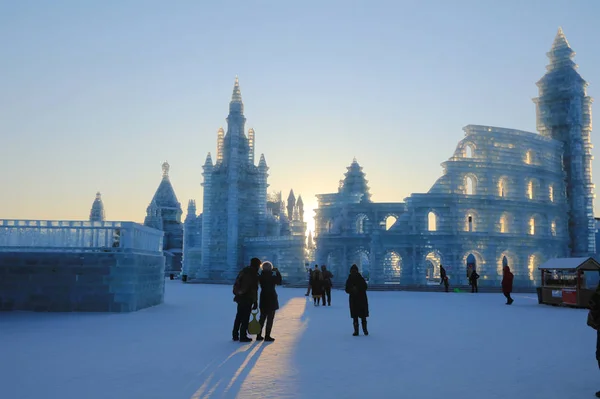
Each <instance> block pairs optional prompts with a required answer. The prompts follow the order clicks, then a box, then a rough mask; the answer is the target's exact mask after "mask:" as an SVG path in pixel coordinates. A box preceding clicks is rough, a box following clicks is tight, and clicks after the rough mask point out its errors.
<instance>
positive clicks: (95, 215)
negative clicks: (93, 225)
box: [90, 191, 106, 222]
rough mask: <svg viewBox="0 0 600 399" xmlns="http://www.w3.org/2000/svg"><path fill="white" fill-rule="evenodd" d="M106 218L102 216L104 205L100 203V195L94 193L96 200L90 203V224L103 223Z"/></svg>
mask: <svg viewBox="0 0 600 399" xmlns="http://www.w3.org/2000/svg"><path fill="white" fill-rule="evenodd" d="M105 220H106V216H105V214H104V204H103V203H102V195H101V194H100V192H99V191H98V192H97V193H96V199H95V200H94V202H93V203H92V209H91V210H90V222H104V221H105Z"/></svg>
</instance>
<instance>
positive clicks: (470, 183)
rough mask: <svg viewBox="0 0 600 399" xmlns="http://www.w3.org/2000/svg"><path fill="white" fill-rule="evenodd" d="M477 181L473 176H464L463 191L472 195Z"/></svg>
mask: <svg viewBox="0 0 600 399" xmlns="http://www.w3.org/2000/svg"><path fill="white" fill-rule="evenodd" d="M476 184H477V182H476V181H475V177H473V176H470V175H469V176H465V193H466V194H467V195H474V194H475V189H476Z"/></svg>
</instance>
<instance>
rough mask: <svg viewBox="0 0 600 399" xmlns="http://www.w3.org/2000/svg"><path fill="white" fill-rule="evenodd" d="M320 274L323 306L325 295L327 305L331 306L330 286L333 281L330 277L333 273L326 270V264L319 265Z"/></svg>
mask: <svg viewBox="0 0 600 399" xmlns="http://www.w3.org/2000/svg"><path fill="white" fill-rule="evenodd" d="M321 275H322V276H323V306H325V297H327V306H331V287H332V286H333V283H332V282H331V279H332V278H333V274H332V273H331V272H330V271H329V270H327V266H325V265H322V266H321Z"/></svg>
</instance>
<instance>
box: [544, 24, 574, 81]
mask: <svg viewBox="0 0 600 399" xmlns="http://www.w3.org/2000/svg"><path fill="white" fill-rule="evenodd" d="M546 55H547V56H548V58H549V59H550V64H549V65H548V66H547V67H546V69H547V70H548V71H551V70H553V69H557V68H564V67H571V68H573V69H575V68H577V64H575V62H573V60H572V58H573V57H575V51H573V49H572V48H571V46H570V45H569V42H568V41H567V37H566V36H565V33H564V32H563V30H562V28H561V27H559V28H558V32H557V33H556V37H555V38H554V42H553V43H552V48H551V49H550V51H549V52H547V53H546Z"/></svg>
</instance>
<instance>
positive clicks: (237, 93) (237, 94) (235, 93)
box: [231, 75, 242, 103]
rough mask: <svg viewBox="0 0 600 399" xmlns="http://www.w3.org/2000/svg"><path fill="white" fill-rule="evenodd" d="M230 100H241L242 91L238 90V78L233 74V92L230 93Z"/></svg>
mask: <svg viewBox="0 0 600 399" xmlns="http://www.w3.org/2000/svg"><path fill="white" fill-rule="evenodd" d="M231 102H232V103H233V102H235V103H241V102H242V92H241V91H240V80H239V79H238V77H237V75H235V83H234V85H233V94H232V95H231Z"/></svg>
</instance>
